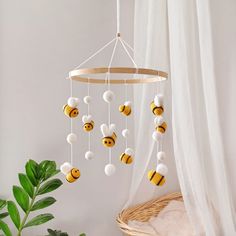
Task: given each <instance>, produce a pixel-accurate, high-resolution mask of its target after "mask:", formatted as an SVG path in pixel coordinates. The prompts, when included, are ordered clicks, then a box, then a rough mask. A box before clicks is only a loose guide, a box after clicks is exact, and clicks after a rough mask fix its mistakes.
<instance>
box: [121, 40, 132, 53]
mask: <svg viewBox="0 0 236 236" xmlns="http://www.w3.org/2000/svg"><path fill="white" fill-rule="evenodd" d="M121 40H122V42H123V43H124V44H125V45H126V46H127V47H128V48H129V49H130V50H131V51H132V52H133V53H134V48H133V47H132V46H130V44H128V43H127V42H126V41H125V40H124V39H121Z"/></svg>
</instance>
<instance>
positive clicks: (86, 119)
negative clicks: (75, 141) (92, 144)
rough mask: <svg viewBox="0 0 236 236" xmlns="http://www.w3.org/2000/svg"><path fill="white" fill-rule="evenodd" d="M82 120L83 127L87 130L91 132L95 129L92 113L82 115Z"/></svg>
mask: <svg viewBox="0 0 236 236" xmlns="http://www.w3.org/2000/svg"><path fill="white" fill-rule="evenodd" d="M82 121H83V123H84V124H83V129H84V131H86V132H89V131H91V130H93V127H94V121H93V120H92V116H91V115H87V116H86V115H84V116H83V117H82Z"/></svg>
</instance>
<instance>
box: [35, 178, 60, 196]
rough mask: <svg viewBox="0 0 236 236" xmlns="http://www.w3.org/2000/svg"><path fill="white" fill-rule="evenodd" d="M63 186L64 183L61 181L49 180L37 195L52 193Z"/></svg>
mask: <svg viewBox="0 0 236 236" xmlns="http://www.w3.org/2000/svg"><path fill="white" fill-rule="evenodd" d="M61 185H62V181H61V180H60V179H52V180H49V181H47V182H46V183H45V184H43V185H42V186H41V187H40V189H39V191H38V193H37V195H42V194H45V193H49V192H52V191H54V190H56V189H57V188H59V187H60V186H61Z"/></svg>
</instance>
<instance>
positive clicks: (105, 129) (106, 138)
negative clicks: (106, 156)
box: [101, 124, 117, 148]
mask: <svg viewBox="0 0 236 236" xmlns="http://www.w3.org/2000/svg"><path fill="white" fill-rule="evenodd" d="M101 132H102V136H103V138H102V144H103V146H104V147H109V148H110V147H113V146H114V145H115V143H116V139H117V136H116V133H115V124H110V125H109V126H108V125H106V124H102V125H101Z"/></svg>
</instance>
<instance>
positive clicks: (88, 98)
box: [84, 96, 92, 104]
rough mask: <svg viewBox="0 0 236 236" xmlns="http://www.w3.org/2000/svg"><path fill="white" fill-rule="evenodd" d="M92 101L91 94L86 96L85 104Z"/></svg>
mask: <svg viewBox="0 0 236 236" xmlns="http://www.w3.org/2000/svg"><path fill="white" fill-rule="evenodd" d="M91 101H92V97H91V96H85V97H84V103H85V104H90V103H91Z"/></svg>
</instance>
